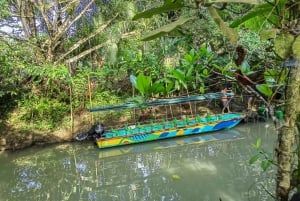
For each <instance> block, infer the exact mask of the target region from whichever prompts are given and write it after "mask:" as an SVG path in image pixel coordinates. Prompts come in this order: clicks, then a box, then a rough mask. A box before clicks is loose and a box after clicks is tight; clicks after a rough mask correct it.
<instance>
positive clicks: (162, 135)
mask: <svg viewBox="0 0 300 201" xmlns="http://www.w3.org/2000/svg"><path fill="white" fill-rule="evenodd" d="M243 117H244V116H243V114H240V113H226V114H219V115H211V116H207V117H204V118H201V117H200V116H199V117H198V118H197V117H196V118H193V119H188V118H187V119H185V120H176V119H175V120H173V121H169V122H161V123H155V124H152V125H151V124H147V125H137V126H130V127H127V128H121V129H117V130H108V131H105V135H104V136H103V137H100V138H96V143H97V145H98V147H99V148H108V147H116V146H121V145H128V144H135V143H141V142H149V141H154V140H162V139H168V138H174V137H180V136H188V135H194V134H200V133H207V132H213V131H219V130H222V129H230V128H233V127H234V126H236V125H237V124H238V123H240V121H241V120H242V118H243Z"/></svg>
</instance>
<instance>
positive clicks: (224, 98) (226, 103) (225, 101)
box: [221, 85, 231, 113]
mask: <svg viewBox="0 0 300 201" xmlns="http://www.w3.org/2000/svg"><path fill="white" fill-rule="evenodd" d="M228 92H231V88H230V87H228V86H227V85H225V86H224V87H223V89H222V90H221V93H222V94H223V96H222V98H221V101H222V105H223V109H222V113H225V110H227V113H229V112H230V108H229V102H230V99H229V98H228V96H227V95H226V93H228Z"/></svg>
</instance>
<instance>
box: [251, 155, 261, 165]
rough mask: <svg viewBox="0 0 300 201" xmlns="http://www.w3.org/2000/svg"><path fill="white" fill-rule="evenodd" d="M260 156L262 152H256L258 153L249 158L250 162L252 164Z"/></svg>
mask: <svg viewBox="0 0 300 201" xmlns="http://www.w3.org/2000/svg"><path fill="white" fill-rule="evenodd" d="M260 157H261V154H256V155H254V156H252V157H251V158H250V160H249V164H250V165H251V164H253V163H255V162H256V161H257V160H258V159H259V158H260Z"/></svg>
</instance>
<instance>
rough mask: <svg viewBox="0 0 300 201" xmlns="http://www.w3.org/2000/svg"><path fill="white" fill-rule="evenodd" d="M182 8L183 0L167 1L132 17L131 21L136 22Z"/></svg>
mask: <svg viewBox="0 0 300 201" xmlns="http://www.w3.org/2000/svg"><path fill="white" fill-rule="evenodd" d="M183 6H184V4H183V0H173V1H171V0H167V1H165V3H164V4H163V6H161V7H157V8H152V9H149V10H146V11H144V12H142V13H138V14H136V15H135V16H134V17H133V20H137V19H140V18H150V17H152V16H153V15H156V14H161V13H166V12H169V11H173V10H178V9H181V8H182V7H183Z"/></svg>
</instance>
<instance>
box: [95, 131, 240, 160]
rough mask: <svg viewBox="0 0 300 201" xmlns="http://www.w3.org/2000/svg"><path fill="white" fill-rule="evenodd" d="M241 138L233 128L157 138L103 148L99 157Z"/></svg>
mask: <svg viewBox="0 0 300 201" xmlns="http://www.w3.org/2000/svg"><path fill="white" fill-rule="evenodd" d="M240 139H244V137H243V135H241V133H240V131H239V130H237V129H235V128H232V129H225V130H221V131H216V132H213V133H207V134H202V135H193V136H186V137H178V138H172V139H165V140H156V141H152V142H148V143H141V144H136V145H134V146H120V147H116V148H114V149H103V150H102V151H101V152H99V158H107V157H114V156H120V155H126V154H135V153H143V152H148V151H153V150H162V149H166V148H175V147H182V146H187V145H197V144H205V143H210V142H216V141H227V140H230V141H233V140H240Z"/></svg>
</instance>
